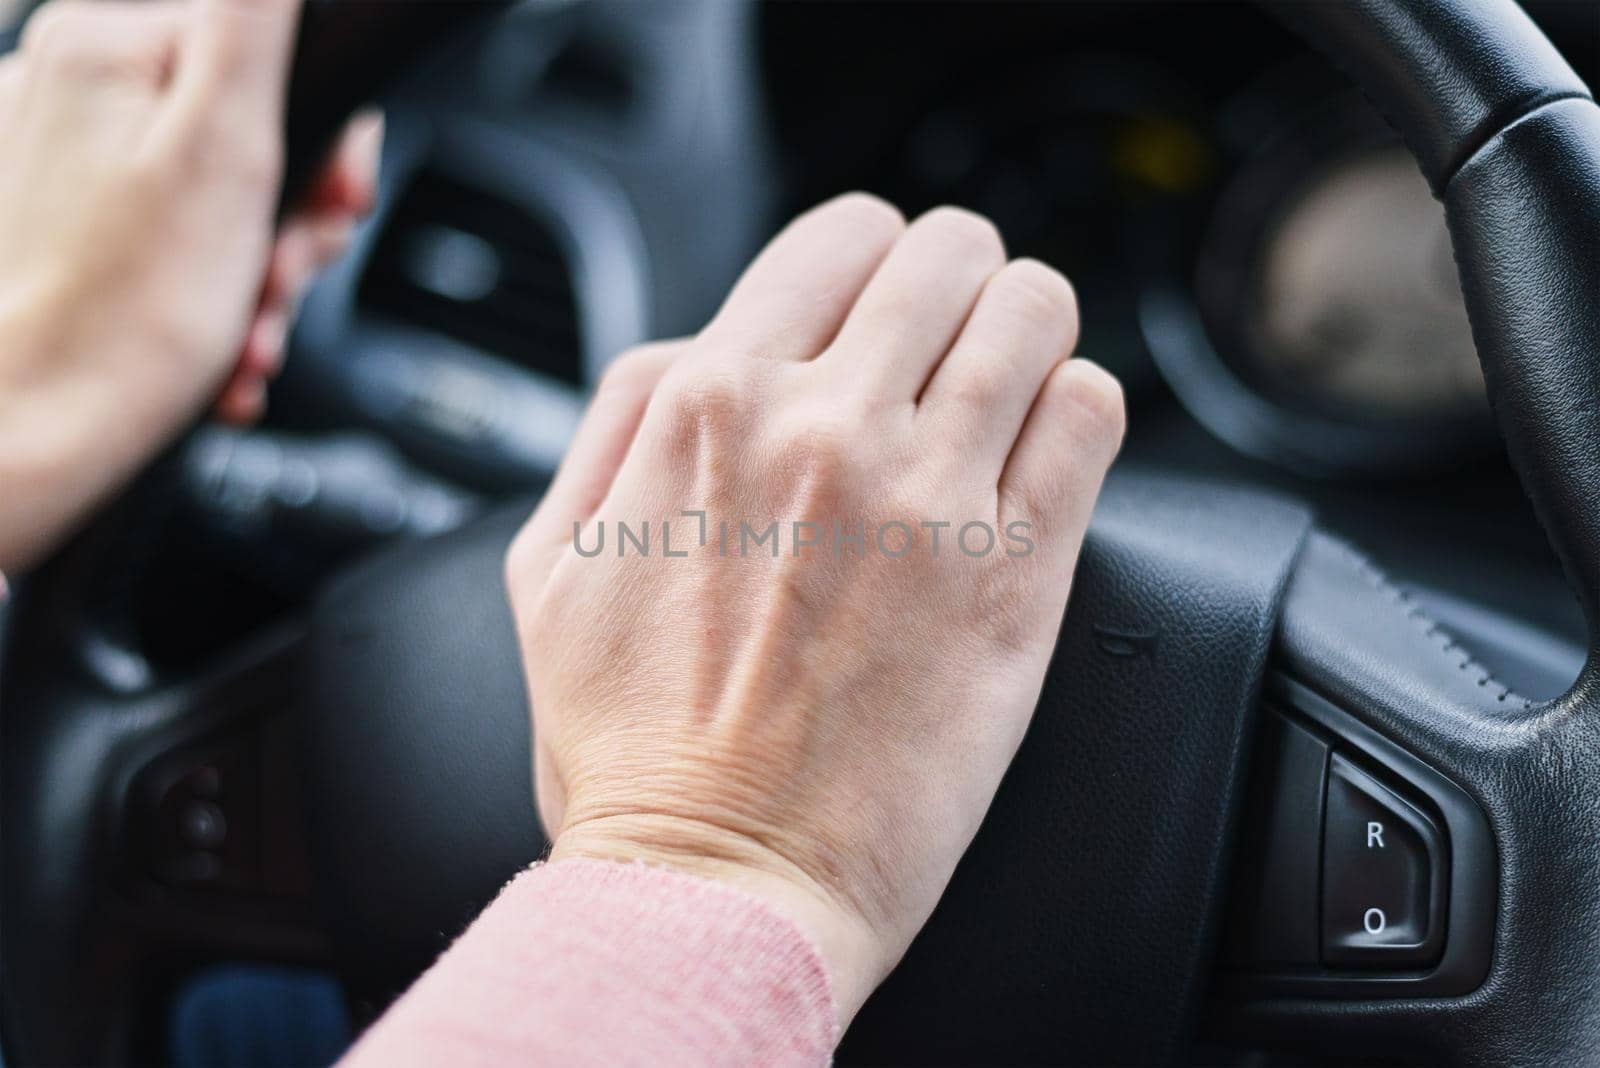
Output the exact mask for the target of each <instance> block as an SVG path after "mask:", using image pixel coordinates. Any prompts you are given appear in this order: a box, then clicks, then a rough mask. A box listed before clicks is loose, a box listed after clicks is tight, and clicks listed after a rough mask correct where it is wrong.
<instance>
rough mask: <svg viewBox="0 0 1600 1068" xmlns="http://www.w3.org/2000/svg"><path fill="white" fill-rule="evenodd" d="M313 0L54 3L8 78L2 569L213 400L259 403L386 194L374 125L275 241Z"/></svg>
mask: <svg viewBox="0 0 1600 1068" xmlns="http://www.w3.org/2000/svg"><path fill="white" fill-rule="evenodd" d="M299 10H300V4H299V2H298V0H194V2H193V3H189V2H182V0H160V2H156V3H133V2H94V3H90V2H83V0H64V2H63V0H58V2H56V3H52V4H50V5H49V6H48V7H46V8H44V9H42V10H41V11H40V12H39V14H38V15H36V16H35V17H34V18H33V19H32V20H31V21H30V22H29V24H28V25H27V27H26V29H25V30H24V34H23V39H22V44H21V48H20V50H19V51H18V52H17V53H16V54H14V55H12V56H8V57H6V58H5V59H4V60H0V142H3V143H4V144H5V145H6V146H7V151H6V156H5V161H4V163H3V164H0V248H4V249H5V250H6V256H5V259H4V261H3V262H0V387H3V389H0V399H3V401H4V403H3V404H0V458H3V459H0V486H3V487H4V490H5V493H6V494H7V497H8V505H9V508H8V521H7V523H6V524H5V525H4V527H0V569H15V568H19V567H25V566H27V565H29V564H31V563H33V562H35V561H36V560H37V559H38V558H39V557H40V556H42V555H43V554H44V553H45V552H47V551H48V550H49V549H50V548H51V547H52V546H53V545H54V544H55V543H56V542H57V541H58V540H59V539H60V537H61V536H62V535H63V534H64V533H66V531H67V530H69V529H70V528H71V527H72V526H73V525H75V524H76V522H78V521H79V520H80V519H82V518H83V517H85V516H86V515H87V514H88V513H89V512H90V511H91V510H92V509H93V507H94V506H95V505H96V504H97V503H99V502H100V501H102V500H104V498H105V497H106V496H107V495H108V494H110V493H112V492H114V491H115V490H116V488H117V487H119V486H120V485H121V484H122V483H123V482H124V481H125V480H126V479H127V478H128V477H129V476H130V475H131V474H132V473H133V472H134V471H136V470H137V469H138V468H139V467H141V466H142V465H143V464H144V463H145V462H146V461H147V460H148V459H149V458H150V457H151V456H152V455H153V454H154V453H155V452H156V451H157V450H159V449H160V448H161V447H162V446H163V445H164V444H165V443H166V442H167V441H168V440H169V439H170V438H171V437H172V436H173V435H175V434H176V433H177V432H178V431H180V430H181V429H182V428H183V427H184V426H185V425H186V424H187V422H188V421H189V420H190V419H192V418H193V417H194V416H195V415H196V414H197V413H198V412H199V411H200V410H201V409H202V408H203V407H204V406H205V405H206V404H207V403H214V404H215V405H216V411H217V414H218V415H220V416H221V417H223V418H225V419H229V420H232V421H239V422H245V421H249V420H252V419H254V418H255V417H256V416H258V415H259V414H260V412H261V410H262V408H263V405H264V395H265V388H266V382H267V381H268V380H269V379H270V378H271V377H272V376H273V375H274V374H275V373H276V371H277V369H278V365H279V363H280V362H281V359H282V353H283V348H284V341H285V335H286V333H287V330H288V326H289V321H290V317H291V313H292V309H293V306H294V303H295V301H296V299H297V297H298V294H299V293H300V291H301V290H302V289H303V288H304V286H305V285H306V283H307V282H308V281H309V279H310V276H311V275H312V274H313V273H314V272H315V270H316V269H317V268H318V267H319V266H321V265H322V264H324V263H326V262H328V261H329V260H330V259H331V258H333V257H334V256H336V255H337V254H338V253H339V251H340V250H341V249H342V248H343V247H344V245H345V243H346V240H347V237H348V234H349V231H350V228H351V226H352V224H353V222H354V220H355V219H356V218H357V217H358V216H360V215H361V214H362V213H364V212H365V211H366V209H367V208H368V206H369V205H370V203H371V201H372V199H373V195H374V185H375V180H376V170H377V149H378V146H379V142H380V140H381V135H382V128H381V120H379V119H377V118H376V117H369V118H364V119H361V120H358V121H357V122H356V123H355V124H353V125H352V126H351V128H350V129H349V130H348V131H347V135H346V137H345V140H344V142H343V144H342V145H341V146H340V148H339V150H338V151H337V153H336V154H335V156H334V158H333V159H332V160H331V161H330V163H329V164H328V165H327V167H326V169H325V171H324V173H323V174H322V176H321V179H320V181H319V182H318V183H317V184H316V186H315V187H314V188H313V189H312V190H311V191H310V193H309V195H308V196H307V197H306V199H305V200H304V201H303V202H302V204H301V205H300V206H299V208H298V210H297V211H296V212H295V213H293V214H292V215H291V216H289V217H288V218H287V219H286V220H285V221H284V223H283V225H282V226H281V228H277V229H276V231H275V227H274V219H273V210H274V206H275V204H276V202H277V196H278V185H279V174H280V171H281V168H282V154H283V147H282V136H281V130H282V127H283V107H284V104H283V101H284V93H285V83H286V80H287V71H288V66H289V59H290V54H291V51H292V47H293V44H294V40H295V27H296V24H297V22H298V18H299Z"/></svg>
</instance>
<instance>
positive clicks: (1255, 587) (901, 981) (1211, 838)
mask: <svg viewBox="0 0 1600 1068" xmlns="http://www.w3.org/2000/svg"><path fill="white" fill-rule="evenodd" d="M1309 527H1310V517H1309V516H1308V514H1307V513H1306V512H1305V511H1304V510H1303V509H1302V508H1300V507H1298V506H1294V505H1290V504H1286V503H1284V502H1283V501H1281V500H1279V499H1275V498H1270V497H1265V496H1263V495H1260V494H1255V493H1251V492H1247V491H1244V490H1239V489H1223V488H1219V487H1216V486H1210V485H1206V484H1203V483H1200V484H1195V483H1185V482H1180V481H1167V480H1143V479H1135V478H1127V477H1122V478H1117V477H1114V478H1113V479H1112V481H1111V483H1109V484H1108V487H1107V492H1106V495H1105V496H1104V497H1103V498H1102V500H1101V503H1100V505H1099V507H1098V508H1097V509H1096V511H1095V516H1094V522H1093V524H1092V526H1091V528H1090V537H1089V539H1088V541H1087V543H1086V545H1085V547H1084V553H1083V559H1082V562H1081V563H1080V565H1079V568H1078V573H1077V577H1076V579H1075V580H1074V584H1073V592H1072V600H1071V603H1070V605H1069V607H1068V609H1067V614H1066V618H1065V620H1064V621H1063V624H1062V630H1061V637H1060V640H1059V642H1058V643H1057V646H1056V655H1055V657H1054V659H1053V661H1052V663H1051V665H1050V671H1049V673H1048V674H1047V675H1046V677H1045V684H1044V691H1043V694H1042V695H1041V697H1040V701H1039V706H1038V710H1037V711H1036V712H1035V714H1034V720H1033V725H1032V727H1031V728H1030V730H1029V733H1028V736H1027V738H1026V740H1025V741H1024V743H1023V746H1022V749H1021V751H1020V752H1019V754H1018V756H1017V759H1016V761H1015V763H1013V765H1012V767H1011V770H1010V772H1009V774H1008V775H1007V777H1006V780H1005V782H1004V784H1003V785H1002V786H1001V789H1000V792H999V795H998V796H997V797H996V799H995V803H994V806H993V808H992V809H991V810H990V812H989V816H988V818H987V819H986V821H985V822H984V825H983V828H982V830H980V831H979V833H978V837H977V839H976V840H975V841H974V843H973V845H972V848H971V849H970V850H969V851H968V853H967V855H966V857H965V858H964V859H963V861H962V863H961V866H960V867H959V869H958V870H957V872H956V876H955V879H954V880H953V881H952V883H951V885H950V887H949V889H948V890H947V891H946V893H945V896H944V899H943V901H942V902H941V903H940V905H939V908H938V910H937V911H936V912H935V913H934V915H933V918H932V920H931V921H930V922H929V923H928V926H927V927H926V928H925V929H924V930H923V932H922V934H921V935H920V936H919V937H918V938H917V940H916V942H915V943H913V945H912V947H911V950H910V951H909V952H908V953H907V955H906V958H905V960H904V961H903V962H902V964H901V966H900V968H899V969H898V970H897V971H896V972H895V973H894V974H893V975H891V976H890V977H889V979H888V981H887V982H886V983H885V984H884V985H883V986H882V987H881V988H880V989H879V991H878V992H877V993H876V994H875V995H874V996H873V997H872V999H871V1000H869V1001H868V1002H867V1004H866V1006H865V1007H864V1008H863V1009H862V1011H861V1014H860V1016H858V1017H857V1019H856V1022H855V1025H854V1027H852V1028H851V1030H850V1032H849V1033H848V1034H847V1035H846V1036H845V1040H844V1043H843V1044H842V1045H841V1047H840V1050H839V1060H840V1061H841V1062H842V1063H856V1062H860V1063H873V1064H884V1063H896V1064H934V1063H986V1064H993V1063H1040V1062H1051V1063H1055V1062H1061V1061H1071V1062H1074V1063H1087V1064H1112V1063H1139V1064H1143V1063H1152V1062H1158V1061H1168V1060H1171V1059H1173V1058H1174V1057H1176V1056H1178V1055H1180V1053H1181V1051H1182V1049H1183V1042H1184V1040H1185V1038H1186V1036H1187V1035H1188V1033H1189V1031H1190V1029H1191V1027H1192V1025H1193V1023H1194V1017H1195V1014H1196V1011H1197V1009H1198V1005H1199V999H1200V997H1201V995H1202V994H1203V992H1204V984H1205V983H1206V981H1207V978H1208V974H1207V973H1208V970H1209V969H1208V961H1209V959H1210V956H1211V952H1212V948H1213V944H1214V941H1215V937H1216V932H1217V924H1218V921H1219V910H1220V907H1221V904H1222V893H1221V890H1222V882H1223V880H1224V878H1225V876H1226V870H1225V869H1226V865H1225V861H1226V859H1227V857H1228V851H1229V849H1230V847H1231V845H1232V837H1233V833H1232V832H1233V828H1234V825H1235V820H1234V817H1235V815H1236V812H1235V809H1236V807H1237V804H1238V798H1239V794H1240V789H1239V778H1240V776H1239V771H1240V764H1241V761H1242V760H1243V756H1244V753H1245V750H1246V748H1247V747H1248V746H1249V744H1250V740H1251V738H1252V737H1253V733H1252V732H1253V727H1254V723H1255V704H1256V698H1257V691H1258V687H1259V685H1260V679H1261V673H1262V668H1263V665H1264V663H1265V657H1266V653H1267V649H1268V646H1269V643H1270V639H1271V635H1272V633H1273V630H1274V627H1275V622H1276V619H1277V615H1278V607H1279V600H1280V597H1281V596H1282V591H1283V587H1284V583H1285V582H1286V580H1287V577H1288V574H1289V569H1290V567H1291V565H1292V564H1293V562H1294V559H1295V556H1296V555H1297V553H1298V552H1299V549H1300V546H1301V544H1302V542H1303V540H1304V538H1305V536H1306V534H1307V532H1308V530H1309ZM1130 650H1131V651H1130Z"/></svg>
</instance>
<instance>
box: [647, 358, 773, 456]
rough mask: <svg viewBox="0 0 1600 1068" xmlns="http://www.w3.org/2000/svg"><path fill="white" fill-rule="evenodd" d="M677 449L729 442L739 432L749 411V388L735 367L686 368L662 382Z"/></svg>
mask: <svg viewBox="0 0 1600 1068" xmlns="http://www.w3.org/2000/svg"><path fill="white" fill-rule="evenodd" d="M662 387H663V392H664V394H665V398H664V399H665V408H666V414H667V417H668V421H669V431H668V432H669V434H670V436H671V439H672V443H673V446H674V448H675V449H678V450H692V449H694V448H697V447H698V445H699V443H700V442H702V441H710V442H713V443H722V442H726V441H727V440H728V439H729V438H730V437H732V436H733V435H736V434H738V433H739V431H740V429H741V427H742V426H743V424H744V423H745V420H746V419H747V417H748V416H747V413H748V412H749V410H750V407H751V402H750V389H749V386H748V384H747V383H746V382H745V381H744V380H743V376H741V375H740V374H739V373H738V371H737V369H736V368H731V367H717V368H714V369H706V368H697V369H693V370H690V369H688V368H685V369H684V370H683V371H682V372H678V373H673V374H670V375H669V376H668V378H667V380H666V381H665V382H663V384H662Z"/></svg>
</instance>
